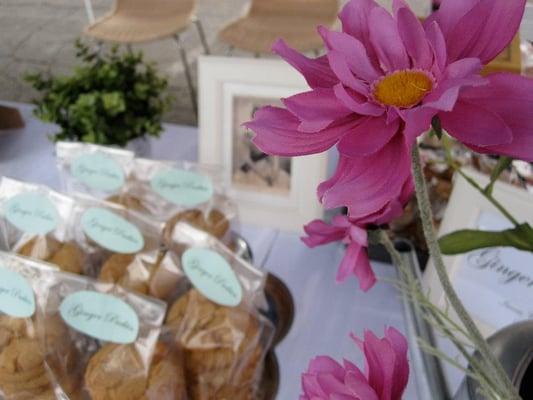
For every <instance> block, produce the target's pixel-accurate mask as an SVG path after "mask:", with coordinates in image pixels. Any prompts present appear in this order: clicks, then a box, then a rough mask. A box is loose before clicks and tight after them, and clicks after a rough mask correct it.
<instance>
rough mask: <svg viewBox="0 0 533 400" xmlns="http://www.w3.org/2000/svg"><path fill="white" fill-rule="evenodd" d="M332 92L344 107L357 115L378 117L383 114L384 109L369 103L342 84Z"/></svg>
mask: <svg viewBox="0 0 533 400" xmlns="http://www.w3.org/2000/svg"><path fill="white" fill-rule="evenodd" d="M333 90H334V91H335V96H337V98H338V99H339V100H340V101H341V102H342V103H343V104H344V106H345V107H347V108H349V109H350V110H352V111H353V112H355V113H357V114H360V115H371V116H374V117H379V116H380V115H382V114H383V113H384V112H385V108H384V107H382V106H380V105H378V104H375V103H373V102H372V103H371V102H369V100H368V98H367V97H365V96H362V95H361V94H359V93H357V92H356V91H354V90H352V89H349V88H346V87H344V85H343V84H342V83H339V84H337V85H336V86H335V87H334V88H333Z"/></svg>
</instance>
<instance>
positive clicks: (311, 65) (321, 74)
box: [272, 39, 338, 88]
mask: <svg viewBox="0 0 533 400" xmlns="http://www.w3.org/2000/svg"><path fill="white" fill-rule="evenodd" d="M272 51H274V53H276V54H277V55H279V56H280V57H282V58H283V59H284V60H285V61H287V62H288V63H289V64H291V65H292V66H293V67H294V68H295V69H297V70H298V71H299V72H300V73H301V74H302V75H303V77H304V78H305V80H306V81H307V83H308V84H309V86H310V87H311V88H318V87H323V88H328V87H332V86H333V85H335V84H336V83H337V82H338V79H337V77H336V76H335V74H334V73H333V71H332V70H331V68H330V67H329V62H328V59H327V57H326V56H322V57H319V58H317V59H315V60H313V59H311V58H307V57H306V56H304V55H303V54H300V53H298V52H297V51H296V50H294V49H292V48H290V47H289V46H287V44H286V43H285V42H284V41H283V40H282V39H279V40H277V41H276V42H275V43H274V45H273V46H272Z"/></svg>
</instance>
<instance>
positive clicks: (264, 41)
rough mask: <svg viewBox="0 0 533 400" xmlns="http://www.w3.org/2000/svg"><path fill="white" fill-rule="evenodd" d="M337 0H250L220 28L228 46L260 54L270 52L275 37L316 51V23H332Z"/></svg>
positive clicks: (294, 45)
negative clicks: (236, 17) (235, 17)
mask: <svg viewBox="0 0 533 400" xmlns="http://www.w3.org/2000/svg"><path fill="white" fill-rule="evenodd" d="M338 11H339V4H338V0H251V4H250V5H249V8H248V11H247V12H246V13H245V15H244V16H242V17H241V18H239V19H237V20H235V21H233V22H231V23H229V24H228V25H226V26H225V27H224V28H222V30H221V31H220V32H219V35H218V37H219V39H220V40H221V41H223V42H225V43H227V44H228V45H229V46H230V49H231V48H237V49H241V50H245V51H249V52H252V53H255V54H256V55H259V54H267V53H270V52H271V46H272V43H273V42H274V41H275V40H276V39H277V38H280V37H281V38H283V39H285V40H286V41H287V42H288V43H289V45H291V46H292V47H294V48H296V49H298V50H300V51H302V52H309V51H317V50H318V49H321V48H322V46H323V45H322V41H321V39H320V37H319V35H318V34H317V32H316V27H317V25H325V26H333V25H334V24H335V21H336V17H337V13H338Z"/></svg>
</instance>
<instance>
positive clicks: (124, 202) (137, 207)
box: [106, 195, 148, 214]
mask: <svg viewBox="0 0 533 400" xmlns="http://www.w3.org/2000/svg"><path fill="white" fill-rule="evenodd" d="M106 201H109V202H110V203H115V204H119V205H121V206H123V207H126V208H128V209H130V210H133V211H137V212H140V213H147V214H148V210H147V209H146V207H144V206H143V203H142V201H141V200H139V199H138V198H136V197H133V196H130V195H123V196H119V195H114V196H111V197H108V198H107V199H106Z"/></svg>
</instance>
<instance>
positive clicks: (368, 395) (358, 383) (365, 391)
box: [345, 372, 380, 400]
mask: <svg viewBox="0 0 533 400" xmlns="http://www.w3.org/2000/svg"><path fill="white" fill-rule="evenodd" d="M345 381H346V387H347V388H348V389H350V391H351V392H352V393H353V394H354V395H355V396H357V398H358V399H364V400H380V399H379V397H378V395H377V393H376V391H375V390H374V389H373V388H372V387H371V386H370V384H369V383H368V381H367V380H366V379H365V378H364V377H361V376H358V375H355V374H354V373H353V372H349V373H348V374H346V379H345Z"/></svg>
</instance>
